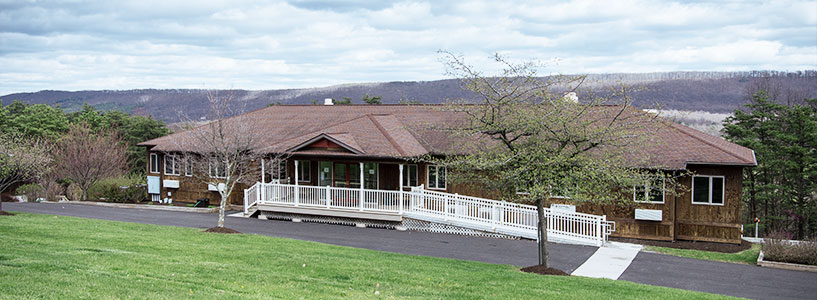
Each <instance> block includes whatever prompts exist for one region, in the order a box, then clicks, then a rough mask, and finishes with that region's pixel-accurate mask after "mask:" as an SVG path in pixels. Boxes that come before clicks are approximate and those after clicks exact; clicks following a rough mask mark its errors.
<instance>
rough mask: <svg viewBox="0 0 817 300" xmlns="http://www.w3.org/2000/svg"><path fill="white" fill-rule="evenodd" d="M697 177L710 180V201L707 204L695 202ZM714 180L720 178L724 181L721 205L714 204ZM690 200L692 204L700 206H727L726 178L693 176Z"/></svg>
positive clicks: (719, 176)
mask: <svg viewBox="0 0 817 300" xmlns="http://www.w3.org/2000/svg"><path fill="white" fill-rule="evenodd" d="M695 177H706V178H709V196H708V197H709V199H707V202H695ZM713 178H720V179H721V181H723V185H721V203H712V191H714V190H715V189H714V186H713V184H712V181H713V180H712V179H713ZM690 193H691V194H690V197H689V198H690V200H691V202H692V204H698V205H714V206H724V205H726V177H725V176H723V175H693V176H692V189H691V190H690Z"/></svg>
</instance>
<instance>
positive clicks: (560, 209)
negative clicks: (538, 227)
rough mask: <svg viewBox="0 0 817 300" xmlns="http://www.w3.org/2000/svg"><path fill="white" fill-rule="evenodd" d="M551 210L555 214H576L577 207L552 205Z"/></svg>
mask: <svg viewBox="0 0 817 300" xmlns="http://www.w3.org/2000/svg"><path fill="white" fill-rule="evenodd" d="M550 209H551V210H553V211H554V212H565V213H574V212H576V206H575V205H570V204H551V205H550Z"/></svg>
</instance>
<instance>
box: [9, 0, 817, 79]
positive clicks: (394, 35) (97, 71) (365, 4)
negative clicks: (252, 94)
mask: <svg viewBox="0 0 817 300" xmlns="http://www.w3.org/2000/svg"><path fill="white" fill-rule="evenodd" d="M438 50H446V51H449V52H452V53H455V54H458V55H462V56H463V57H464V58H465V59H466V61H467V62H468V63H469V64H472V65H474V66H475V67H476V68H477V69H480V70H486V71H487V72H488V73H490V72H491V71H492V70H496V65H495V64H492V62H491V57H492V55H493V54H495V53H499V54H502V55H504V56H505V57H507V58H509V59H511V60H518V61H527V60H535V61H539V62H542V63H543V68H542V69H541V70H540V74H556V73H561V74H587V73H634V72H666V71H745V70H781V71H793V70H806V69H808V70H813V69H817V1H814V0H813V1H785V0H784V1H729V0H725V1H682V2H671V1H641V0H616V1H585V0H578V1H496V0H494V1H442V0H440V1H397V2H391V1H355V0H349V1H328V0H327V1H311V0H304V1H289V2H277V1H270V2H265V1H241V0H229V1H204V0H193V1H171V0H163V1H153V0H140V1H118V0H107V1H34V0H32V1H20V0H18V1H8V0H0V95H5V94H9V93H14V92H35V91H39V90H121V89H135V88H193V89H202V88H204V89H211V88H215V89H222V88H236V89H252V90H258V89H281V88H304V87H319V86H329V85H336V84H345V83H360V82H384V81H419V80H437V79H443V78H450V76H448V75H446V72H445V67H444V65H443V64H442V62H441V59H442V55H441V54H440V53H438Z"/></svg>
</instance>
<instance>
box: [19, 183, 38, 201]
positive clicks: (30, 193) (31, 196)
mask: <svg viewBox="0 0 817 300" xmlns="http://www.w3.org/2000/svg"><path fill="white" fill-rule="evenodd" d="M15 193H16V194H17V195H23V196H26V201H28V202H37V199H39V198H44V197H45V189H44V188H43V187H41V186H39V185H37V184H33V183H32V184H24V185H21V186H19V187H17V191H16V192H15Z"/></svg>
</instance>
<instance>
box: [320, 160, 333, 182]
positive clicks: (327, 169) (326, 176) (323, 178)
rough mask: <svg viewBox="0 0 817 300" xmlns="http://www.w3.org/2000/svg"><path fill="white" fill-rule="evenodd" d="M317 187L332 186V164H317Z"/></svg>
mask: <svg viewBox="0 0 817 300" xmlns="http://www.w3.org/2000/svg"><path fill="white" fill-rule="evenodd" d="M318 185H319V186H328V185H332V162H329V161H322V162H318Z"/></svg>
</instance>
